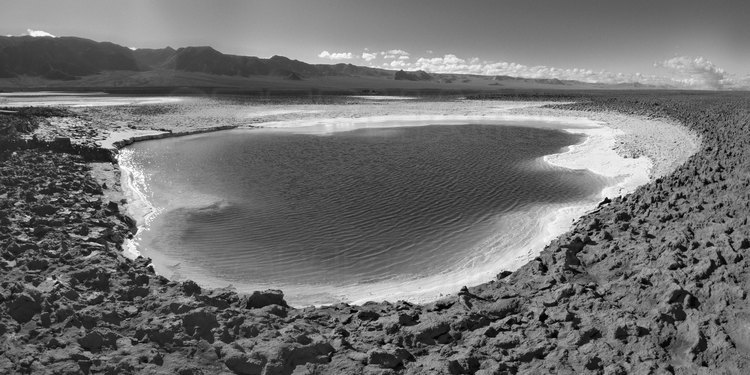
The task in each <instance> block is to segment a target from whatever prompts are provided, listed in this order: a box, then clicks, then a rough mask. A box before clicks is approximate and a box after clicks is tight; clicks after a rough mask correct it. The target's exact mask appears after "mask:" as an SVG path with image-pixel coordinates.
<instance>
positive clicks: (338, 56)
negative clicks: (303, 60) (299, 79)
mask: <svg viewBox="0 0 750 375" xmlns="http://www.w3.org/2000/svg"><path fill="white" fill-rule="evenodd" d="M318 57H320V58H322V59H329V60H351V59H352V58H354V55H353V54H352V53H351V52H333V53H331V52H328V51H323V52H321V53H319V54H318Z"/></svg>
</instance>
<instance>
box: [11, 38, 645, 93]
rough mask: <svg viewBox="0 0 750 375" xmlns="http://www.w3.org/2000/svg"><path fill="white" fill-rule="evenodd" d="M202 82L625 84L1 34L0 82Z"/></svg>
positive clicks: (380, 86)
mask: <svg viewBox="0 0 750 375" xmlns="http://www.w3.org/2000/svg"><path fill="white" fill-rule="evenodd" d="M206 86H213V87H233V88H242V89H264V90H268V89H289V90H292V89H312V88H316V89H322V90H325V89H330V90H355V91H360V92H377V91H379V90H381V91H382V90H389V89H397V88H400V89H418V88H423V89H428V90H429V89H432V90H435V89H437V90H497V89H499V88H548V89H555V88H628V87H625V86H623V85H619V86H613V85H601V84H589V83H583V82H578V81H563V80H557V79H529V78H518V77H508V76H478V75H466V74H434V73H427V72H424V71H413V72H405V71H403V70H401V71H394V70H386V69H379V68H373V67H364V66H357V65H352V64H330V65H327V64H308V63H305V62H302V61H299V60H292V59H289V58H286V57H283V56H273V57H271V58H259V57H253V56H238V55H229V54H224V53H221V52H219V51H217V50H215V49H213V48H212V47H208V46H201V47H184V48H179V49H174V48H171V47H166V48H161V49H146V48H144V49H130V48H127V47H124V46H120V45H117V44H114V43H110V42H97V41H93V40H89V39H84V38H78V37H59V38H53V37H31V36H5V37H0V88H10V89H13V88H16V89H17V88H28V87H37V88H38V87H57V88H64V87H71V88H75V87H93V88H97V87H98V88H102V87H106V88H110V87H120V88H122V87H206ZM626 86H627V85H626ZM631 86H632V85H631ZM633 88H635V86H633Z"/></svg>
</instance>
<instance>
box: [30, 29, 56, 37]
mask: <svg viewBox="0 0 750 375" xmlns="http://www.w3.org/2000/svg"><path fill="white" fill-rule="evenodd" d="M24 35H30V36H33V37H35V38H40V37H41V38H44V37H48V38H57V37H56V36H54V35H52V34H50V33H48V32H46V31H42V30H32V29H26V34H24Z"/></svg>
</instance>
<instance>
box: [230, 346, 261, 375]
mask: <svg viewBox="0 0 750 375" xmlns="http://www.w3.org/2000/svg"><path fill="white" fill-rule="evenodd" d="M224 364H225V365H226V366H227V368H229V369H230V370H231V371H232V372H233V373H235V374H238V375H260V374H262V373H263V367H265V365H266V359H265V358H262V357H261V358H252V357H250V356H249V355H247V354H246V353H243V352H240V351H237V350H234V351H232V352H230V353H228V354H227V355H226V356H225V357H224Z"/></svg>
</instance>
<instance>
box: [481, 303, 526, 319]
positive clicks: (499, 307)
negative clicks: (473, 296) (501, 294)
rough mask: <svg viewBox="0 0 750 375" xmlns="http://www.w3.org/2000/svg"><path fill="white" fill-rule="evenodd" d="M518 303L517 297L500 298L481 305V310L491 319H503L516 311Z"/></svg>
mask: <svg viewBox="0 0 750 375" xmlns="http://www.w3.org/2000/svg"><path fill="white" fill-rule="evenodd" d="M519 307H520V304H519V302H518V299H515V298H509V299H500V300H497V301H495V302H492V303H489V304H486V305H483V306H482V311H484V312H485V313H486V314H487V315H489V316H491V317H492V318H493V319H503V318H505V317H506V316H508V315H512V314H515V313H517V312H518V310H519Z"/></svg>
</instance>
